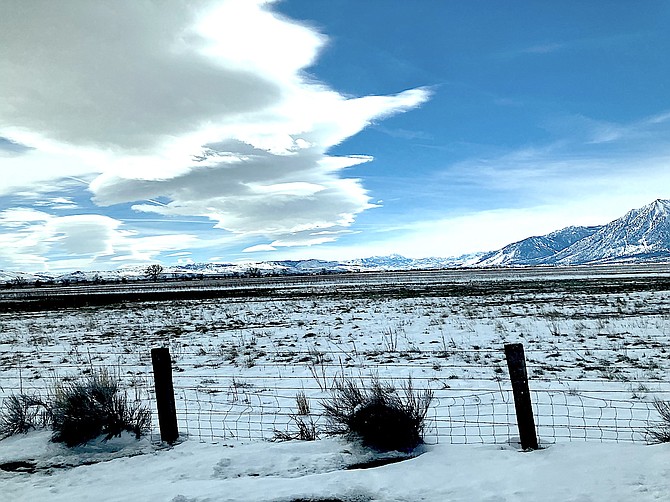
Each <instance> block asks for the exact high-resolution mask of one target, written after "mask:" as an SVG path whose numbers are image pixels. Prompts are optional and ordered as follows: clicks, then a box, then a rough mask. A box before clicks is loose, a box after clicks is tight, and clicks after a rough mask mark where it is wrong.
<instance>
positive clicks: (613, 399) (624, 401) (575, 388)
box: [0, 349, 670, 444]
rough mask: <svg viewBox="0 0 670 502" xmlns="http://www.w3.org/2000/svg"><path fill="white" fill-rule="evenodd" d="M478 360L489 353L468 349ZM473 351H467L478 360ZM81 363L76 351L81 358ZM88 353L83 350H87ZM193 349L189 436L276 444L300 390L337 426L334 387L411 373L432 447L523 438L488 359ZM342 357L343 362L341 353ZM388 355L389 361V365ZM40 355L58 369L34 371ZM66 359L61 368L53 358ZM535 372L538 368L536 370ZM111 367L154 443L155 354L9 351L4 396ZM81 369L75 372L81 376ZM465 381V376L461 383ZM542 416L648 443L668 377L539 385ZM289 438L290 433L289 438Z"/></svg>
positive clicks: (316, 417)
mask: <svg viewBox="0 0 670 502" xmlns="http://www.w3.org/2000/svg"><path fill="white" fill-rule="evenodd" d="M470 352H472V353H475V355H477V356H480V355H481V354H482V353H483V354H487V353H495V352H494V351H491V350H488V349H487V350H482V351H470ZM468 355H469V353H468ZM75 356H76V354H75ZM80 356H81V354H80ZM197 356H198V355H197V354H189V353H188V351H187V350H186V349H181V352H177V353H176V354H175V353H173V367H172V369H173V381H174V397H175V405H176V414H177V422H178V427H179V431H180V433H181V434H182V435H185V436H187V437H190V438H197V439H199V440H202V441H214V442H217V441H227V440H245V441H258V440H273V439H275V438H277V437H281V435H282V433H284V435H285V436H286V433H291V432H294V431H295V427H296V416H297V413H298V412H297V410H296V402H295V399H296V395H297V394H298V393H303V394H304V395H305V396H306V397H307V399H308V402H309V404H310V412H309V416H306V417H303V418H304V419H306V420H310V421H311V422H312V423H313V424H314V426H315V429H316V431H317V432H319V431H321V432H323V431H325V430H326V429H327V426H328V422H327V420H326V418H325V417H324V416H323V407H322V403H323V402H324V401H327V400H328V399H331V398H332V393H331V391H332V387H333V383H334V382H335V381H337V380H338V379H346V378H351V379H355V380H357V381H359V382H361V384H362V385H365V384H366V383H369V382H370V381H371V380H372V379H374V378H378V379H380V380H383V381H387V382H390V383H392V384H393V385H395V386H397V387H398V388H399V387H400V386H401V385H402V383H403V382H404V381H406V379H407V378H408V377H409V376H411V377H412V379H413V382H414V386H415V390H416V391H417V392H422V391H430V392H431V393H432V394H433V396H434V397H433V400H432V403H431V406H430V408H429V412H428V415H427V417H426V424H425V431H424V432H425V440H426V442H428V443H453V444H489V443H512V444H517V443H518V440H519V439H518V436H519V432H518V429H517V418H516V412H515V406H514V397H513V393H512V389H511V386H510V383H509V381H508V380H507V378H506V376H505V374H504V373H505V372H504V370H503V371H501V370H500V367H499V366H495V365H491V364H490V363H487V362H486V359H485V358H484V357H481V358H480V359H479V360H478V361H476V360H474V358H473V360H472V361H471V362H464V361H458V362H454V363H451V364H449V363H447V362H444V361H443V360H439V364H438V363H436V360H435V358H434V357H432V358H430V357H429V356H434V354H428V353H426V352H423V353H419V352H417V353H414V354H413V356H414V359H413V360H402V361H399V360H398V358H393V357H392V356H393V354H392V353H387V354H385V355H382V356H381V357H379V358H378V359H376V360H375V362H374V363H372V362H371V361H370V360H369V359H367V360H365V361H362V362H360V363H356V361H349V362H347V363H344V362H343V360H342V358H341V357H340V356H341V354H330V355H329V354H326V356H331V357H324V355H323V354H320V355H317V354H315V353H313V352H309V351H305V352H299V351H293V352H290V353H287V352H285V351H281V352H277V353H276V354H266V359H267V361H269V362H264V363H263V364H251V362H253V361H250V362H249V363H250V364H239V363H238V364H224V363H222V362H221V361H220V360H214V359H212V358H211V357H205V355H202V357H197ZM335 356H338V357H335ZM384 358H385V359H384ZM40 360H43V361H48V362H49V364H47V363H45V367H49V368H51V370H50V371H51V372H50V373H45V372H44V371H42V372H41V373H39V377H38V378H36V376H38V372H36V368H37V367H39V362H40ZM54 361H58V363H54ZM529 366H530V368H531V371H532V368H533V367H534V365H533V364H530V365H529ZM100 368H107V369H111V370H112V372H113V374H115V375H116V376H117V377H118V378H119V380H120V382H121V383H122V388H123V389H124V390H125V391H126V392H128V393H129V395H130V396H131V397H132V398H133V399H138V400H146V401H149V402H150V403H151V407H152V409H153V414H154V420H153V428H154V431H153V433H152V434H153V437H154V438H158V437H159V434H158V418H157V412H156V404H155V399H156V396H155V390H154V380H153V371H152V367H151V357H150V355H149V353H148V351H135V352H131V353H128V352H126V351H123V352H119V353H105V354H99V353H91V352H88V351H86V352H85V356H81V357H80V359H77V358H76V357H73V354H72V353H71V351H70V352H68V353H67V354H66V353H64V352H58V351H56V350H52V351H44V352H42V353H39V354H37V359H36V353H34V352H30V353H25V354H20V353H15V354H12V355H11V357H10V356H9V355H7V358H6V360H5V363H4V364H3V366H2V369H1V370H0V377H1V380H0V395H2V396H3V397H6V396H8V395H11V394H16V393H31V392H40V393H47V392H48V391H49V388H50V386H52V385H53V383H54V382H55V381H57V380H58V379H59V378H63V376H64V375H65V377H66V378H75V377H76V374H77V373H78V375H79V376H82V375H83V376H85V375H86V374H89V373H91V372H95V371H97V370H98V369H100ZM73 373H75V375H74V376H72V374H73ZM456 375H458V377H456ZM530 384H531V398H532V407H533V416H534V418H535V426H536V430H537V436H538V438H539V441H540V444H551V443H557V442H563V441H603V442H605V441H616V442H644V441H647V440H648V434H647V432H648V430H649V429H650V428H652V427H655V426H658V425H659V424H661V419H660V417H659V414H658V412H657V410H656V408H655V407H654V399H665V400H667V399H669V398H670V382H668V381H665V380H653V381H652V380H643V379H638V380H636V381H635V382H630V381H623V380H620V379H612V378H605V377H603V378H589V379H580V380H569V379H563V380H559V381H556V380H552V379H550V378H539V377H537V378H535V379H532V378H531V380H530ZM289 435H290V434H289Z"/></svg>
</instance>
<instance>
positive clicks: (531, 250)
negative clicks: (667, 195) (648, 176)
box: [474, 199, 670, 267]
mask: <svg viewBox="0 0 670 502" xmlns="http://www.w3.org/2000/svg"><path fill="white" fill-rule="evenodd" d="M668 260H670V200H663V199H658V200H655V201H654V202H652V203H651V204H648V205H646V206H644V207H641V208H639V209H633V210H632V211H629V212H627V213H626V214H625V215H624V216H622V217H621V218H618V219H616V220H614V221H612V222H610V223H608V224H607V225H602V226H594V227H567V228H564V229H562V230H557V231H555V232H552V233H549V234H547V235H542V236H539V237H529V238H527V239H523V240H521V241H518V242H514V243H512V244H509V245H507V246H505V247H504V248H502V249H499V250H497V251H492V252H490V253H486V254H485V255H484V256H482V258H481V259H480V260H478V261H477V262H476V263H475V264H474V266H478V267H490V266H499V267H511V266H533V265H603V264H608V263H619V264H621V263H643V262H659V261H668Z"/></svg>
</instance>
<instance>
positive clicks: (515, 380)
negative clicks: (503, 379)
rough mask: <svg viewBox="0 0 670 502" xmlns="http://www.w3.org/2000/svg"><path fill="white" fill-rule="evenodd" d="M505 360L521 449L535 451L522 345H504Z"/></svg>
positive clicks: (532, 419)
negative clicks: (510, 383)
mask: <svg viewBox="0 0 670 502" xmlns="http://www.w3.org/2000/svg"><path fill="white" fill-rule="evenodd" d="M505 358H506V359H507V368H508V369H509V377H510V380H511V381H512V393H513V394H514V407H515V408H516V421H517V425H518V427H519V439H520V440H521V448H523V449H524V450H537V448H538V446H537V435H536V433H535V419H534V418H533V406H532V404H531V401H530V389H529V388H528V372H527V371H526V358H525V356H524V352H523V345H522V344H520V343H508V344H506V345H505Z"/></svg>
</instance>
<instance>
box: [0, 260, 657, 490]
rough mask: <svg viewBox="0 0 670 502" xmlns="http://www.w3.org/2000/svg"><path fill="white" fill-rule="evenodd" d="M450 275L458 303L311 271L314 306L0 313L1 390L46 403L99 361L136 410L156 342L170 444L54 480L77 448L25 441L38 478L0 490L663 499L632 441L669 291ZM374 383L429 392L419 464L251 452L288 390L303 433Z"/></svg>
mask: <svg viewBox="0 0 670 502" xmlns="http://www.w3.org/2000/svg"><path fill="white" fill-rule="evenodd" d="M468 273H469V272H467V271H463V272H460V273H458V274H454V273H450V274H451V275H449V277H452V276H453V279H448V280H446V281H447V282H449V281H451V283H450V284H452V285H459V286H458V287H463V288H464V289H463V291H462V292H461V291H460V290H458V289H457V288H456V287H454V288H451V289H450V288H445V287H430V285H429V286H428V287H425V288H419V287H413V288H407V289H406V290H402V294H399V293H397V291H396V293H392V294H387V290H384V289H383V288H381V289H379V288H376V286H375V285H374V284H372V285H370V284H368V285H367V286H364V287H362V291H357V290H356V289H355V286H356V284H355V281H354V284H353V287H352V284H351V282H352V280H353V279H352V278H351V277H348V278H346V281H347V282H346V283H345V282H343V283H342V285H341V286H339V285H338V283H337V279H336V278H335V279H329V280H331V281H334V283H333V284H334V285H330V286H329V287H330V289H329V290H328V291H326V292H325V293H323V294H319V295H315V296H313V297H309V296H305V295H296V297H294V298H291V295H290V294H286V290H285V289H284V290H282V289H281V288H279V289H278V291H280V290H281V291H282V292H281V294H279V293H277V294H272V293H271V292H269V293H268V292H266V293H264V294H263V295H256V296H253V297H249V298H245V297H244V296H243V295H238V296H236V297H234V298H227V299H207V300H188V301H187V300H182V301H177V300H175V301H170V302H154V303H128V304H125V305H114V306H107V307H94V308H93V307H91V308H79V309H73V310H61V311H55V312H33V313H11V314H2V315H1V317H0V323H1V326H0V382H2V383H1V388H0V395H7V394H10V393H12V392H19V391H22V392H33V391H37V392H44V389H45V388H47V387H48V386H49V385H50V384H51V383H52V382H53V379H54V378H55V377H57V376H59V377H62V376H68V377H76V376H78V375H81V374H83V373H85V372H88V371H90V369H91V368H92V367H93V368H95V367H99V366H105V367H110V368H113V369H114V370H115V371H116V372H117V373H118V374H119V375H120V376H121V377H122V378H123V381H124V383H125V385H126V386H127V387H128V389H129V391H130V392H132V393H136V394H137V395H138V396H142V397H145V398H149V399H151V394H152V385H153V384H152V376H151V362H150V350H151V348H153V347H157V346H168V347H170V350H171V354H172V357H173V360H174V366H173V369H174V374H173V378H174V384H175V394H176V399H177V409H178V418H179V425H180V431H181V432H182V435H183V437H184V438H186V440H185V442H184V443H182V444H179V445H178V446H176V447H175V448H174V449H171V450H164V449H157V448H156V446H155V445H153V446H152V443H151V442H146V443H141V444H137V445H136V444H131V445H126V444H125V443H124V444H123V445H121V446H123V448H122V450H121V451H122V452H125V453H127V452H135V451H136V450H137V449H138V448H139V451H138V452H137V453H142V452H143V453H144V454H142V455H137V456H133V457H132V458H122V459H116V460H110V461H107V462H102V463H98V464H96V465H90V466H86V465H85V466H80V467H76V468H66V469H62V468H49V465H50V463H49V462H50V461H49V459H60V460H58V461H54V462H52V464H58V463H60V464H65V465H72V464H76V463H77V461H76V460H73V458H75V457H76V458H88V457H87V455H88V456H90V455H92V454H93V453H91V451H87V452H80V453H79V454H77V455H75V457H73V455H74V454H73V453H72V452H62V451H58V452H56V451H55V449H57V448H58V447H56V446H55V445H52V444H49V443H48V442H47V441H46V437H45V436H44V434H42V435H40V434H39V433H36V434H33V435H29V436H28V437H21V438H10V439H7V440H5V441H3V442H0V458H2V459H3V460H2V461H3V462H6V461H9V460H11V458H10V457H12V456H15V457H16V456H17V455H18V456H22V457H23V458H32V459H39V462H41V464H40V465H41V466H42V467H43V469H41V470H38V472H37V473H34V474H25V473H0V484H2V485H3V489H4V490H3V493H8V494H11V497H10V498H9V499H11V500H28V499H31V500H59V499H63V500H65V499H67V500H89V499H90V496H91V493H93V492H92V491H91V490H94V491H95V492H96V493H97V492H98V490H100V493H101V494H102V495H100V496H98V498H100V499H101V500H177V501H187V500H188V501H191V500H198V501H201V500H203V501H204V500H292V497H293V498H296V499H297V498H300V497H302V498H309V497H312V498H315V497H316V499H317V500H318V499H319V497H321V498H322V499H323V498H324V497H328V496H329V497H333V498H339V499H343V500H631V499H632V500H664V497H667V493H668V488H669V487H670V481H668V480H669V479H670V476H668V474H670V471H669V470H668V468H667V467H666V465H670V464H669V463H668V462H667V455H668V453H670V450H668V448H667V446H666V445H659V446H646V444H645V432H646V429H647V427H649V426H650V425H653V423H654V422H655V421H656V420H657V419H658V417H657V414H656V411H655V409H654V407H653V400H654V399H655V398H661V399H669V398H670V379H669V378H668V375H670V371H669V370H670V353H669V352H667V350H668V348H670V343H669V342H670V290H669V289H668V288H666V287H665V285H664V284H661V285H659V284H658V283H657V279H658V278H659V277H661V278H663V277H666V278H667V274H666V275H664V274H663V273H659V271H658V270H657V269H656V270H654V271H653V273H652V272H650V273H645V272H644V271H642V272H636V273H635V274H629V273H627V274H621V273H619V274H614V275H610V274H602V273H601V272H599V271H597V272H594V273H592V274H590V275H589V274H586V273H582V274H576V275H574V276H573V275H570V274H567V275H566V274H565V273H561V274H554V275H552V274H551V273H547V272H546V271H542V272H541V273H538V274H537V275H536V276H533V275H532V274H528V273H526V274H525V275H523V277H522V281H521V282H519V281H518V280H519V277H517V276H516V275H514V276H512V275H507V276H501V275H500V274H499V273H496V272H490V275H487V273H485V272H472V275H470V276H468V275H467V274H468ZM389 277H390V279H389V280H390V281H393V276H392V275H390V276H389ZM398 277H400V276H398ZM403 277H407V276H406V275H405V276H403ZM585 278H589V280H588V281H585ZM622 278H625V279H626V280H623V279H622ZM397 280H398V281H402V280H403V279H402V278H398V279H397ZM510 281H512V282H510ZM580 281H581V282H580ZM473 284H474V285H476V287H474V286H473V287H472V288H469V286H472V285H473ZM463 285H464V286H463ZM646 285H648V286H649V287H647V286H646ZM510 286H513V287H510ZM514 342H520V343H523V344H524V347H525V351H526V358H527V361H528V372H529V376H530V386H531V390H532V398H533V402H534V409H535V410H534V411H535V420H536V424H537V428H538V435H539V438H540V442H541V444H543V445H544V446H547V448H546V449H544V450H541V451H537V452H533V453H525V454H523V453H519V452H517V444H516V436H517V435H518V433H517V431H516V425H515V416H514V407H513V402H512V397H511V392H510V385H509V381H508V373H507V367H506V362H505V359H504V352H503V347H504V345H505V344H506V343H514ZM375 376H379V377H380V378H381V379H383V380H388V381H391V382H394V383H395V384H396V385H397V386H400V385H401V384H402V382H403V381H405V380H406V378H407V377H408V376H411V377H412V380H413V382H414V385H415V387H417V388H419V389H422V388H429V389H431V390H432V391H433V392H434V394H435V400H434V402H433V406H432V407H431V411H430V413H429V423H428V429H427V435H426V442H427V446H426V447H425V452H424V453H423V454H422V455H420V456H418V457H417V458H415V459H412V460H407V461H404V462H401V463H398V464H393V465H388V466H384V467H377V468H375V469H365V470H351V471H348V470H343V466H345V465H348V464H351V463H356V462H355V461H354V459H358V458H360V457H361V456H363V455H364V454H363V453H362V452H360V451H358V450H357V449H356V448H355V447H354V446H352V445H348V444H346V443H344V442H342V441H340V440H335V439H321V440H320V441H317V442H315V443H286V444H280V443H268V442H267V441H264V440H268V439H271V438H272V437H273V434H274V432H275V430H279V431H289V432H290V431H291V430H292V425H293V424H292V419H291V415H292V414H293V413H295V403H294V398H295V394H296V393H297V392H304V393H305V395H306V396H307V397H308V398H309V399H310V404H311V408H312V413H313V419H314V420H315V421H316V423H317V427H320V426H322V425H323V421H322V419H321V418H320V417H319V408H320V406H319V400H320V399H323V398H327V397H328V390H329V388H330V387H331V386H332V383H333V381H334V380H335V379H337V378H342V377H351V378H355V379H358V380H361V381H366V380H367V379H369V378H372V377H375ZM156 438H157V435H156V434H154V435H153V436H152V438H151V439H152V440H156ZM631 443H632V444H631ZM225 445H234V448H230V447H229V446H225ZM109 446H110V445H106V446H105V447H104V448H103V449H105V448H108V447H109ZM90 448H94V447H93V446H92V447H89V449H90ZM147 451H149V452H151V453H147ZM19 453H20V455H19ZM125 453H122V454H123V455H125ZM63 455H65V456H66V457H67V458H69V459H70V460H67V461H63V460H62V458H63ZM105 455H107V453H105ZM68 456H69V457H68ZM94 456H95V455H94ZM39 462H38V463H39ZM160 478H163V479H162V480H161V479H160ZM87 490H89V491H88V492H87ZM87 493H88V495H89V497H87V496H86V494H87ZM133 494H134V495H133ZM22 497H23V498H22ZM76 497H80V498H79V499H77V498H76ZM180 497H181V498H180ZM496 497H497V498H496ZM580 497H581V498H580Z"/></svg>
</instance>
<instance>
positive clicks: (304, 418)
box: [273, 392, 319, 441]
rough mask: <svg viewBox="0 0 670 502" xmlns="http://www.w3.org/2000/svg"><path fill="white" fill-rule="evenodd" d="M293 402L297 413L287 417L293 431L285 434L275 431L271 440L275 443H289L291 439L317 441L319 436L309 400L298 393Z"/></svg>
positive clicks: (303, 394)
mask: <svg viewBox="0 0 670 502" xmlns="http://www.w3.org/2000/svg"><path fill="white" fill-rule="evenodd" d="M295 402H296V407H297V409H298V412H297V413H292V414H290V415H289V419H290V420H291V422H292V423H293V425H294V426H295V430H293V431H286V432H283V431H278V430H275V432H274V438H273V439H274V440H276V441H290V440H292V439H298V440H300V441H314V440H316V439H318V437H319V434H318V432H317V430H316V424H315V423H314V418H313V417H312V414H311V410H310V406H309V400H308V399H307V397H305V393H304V392H298V393H297V394H296V396H295Z"/></svg>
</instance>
